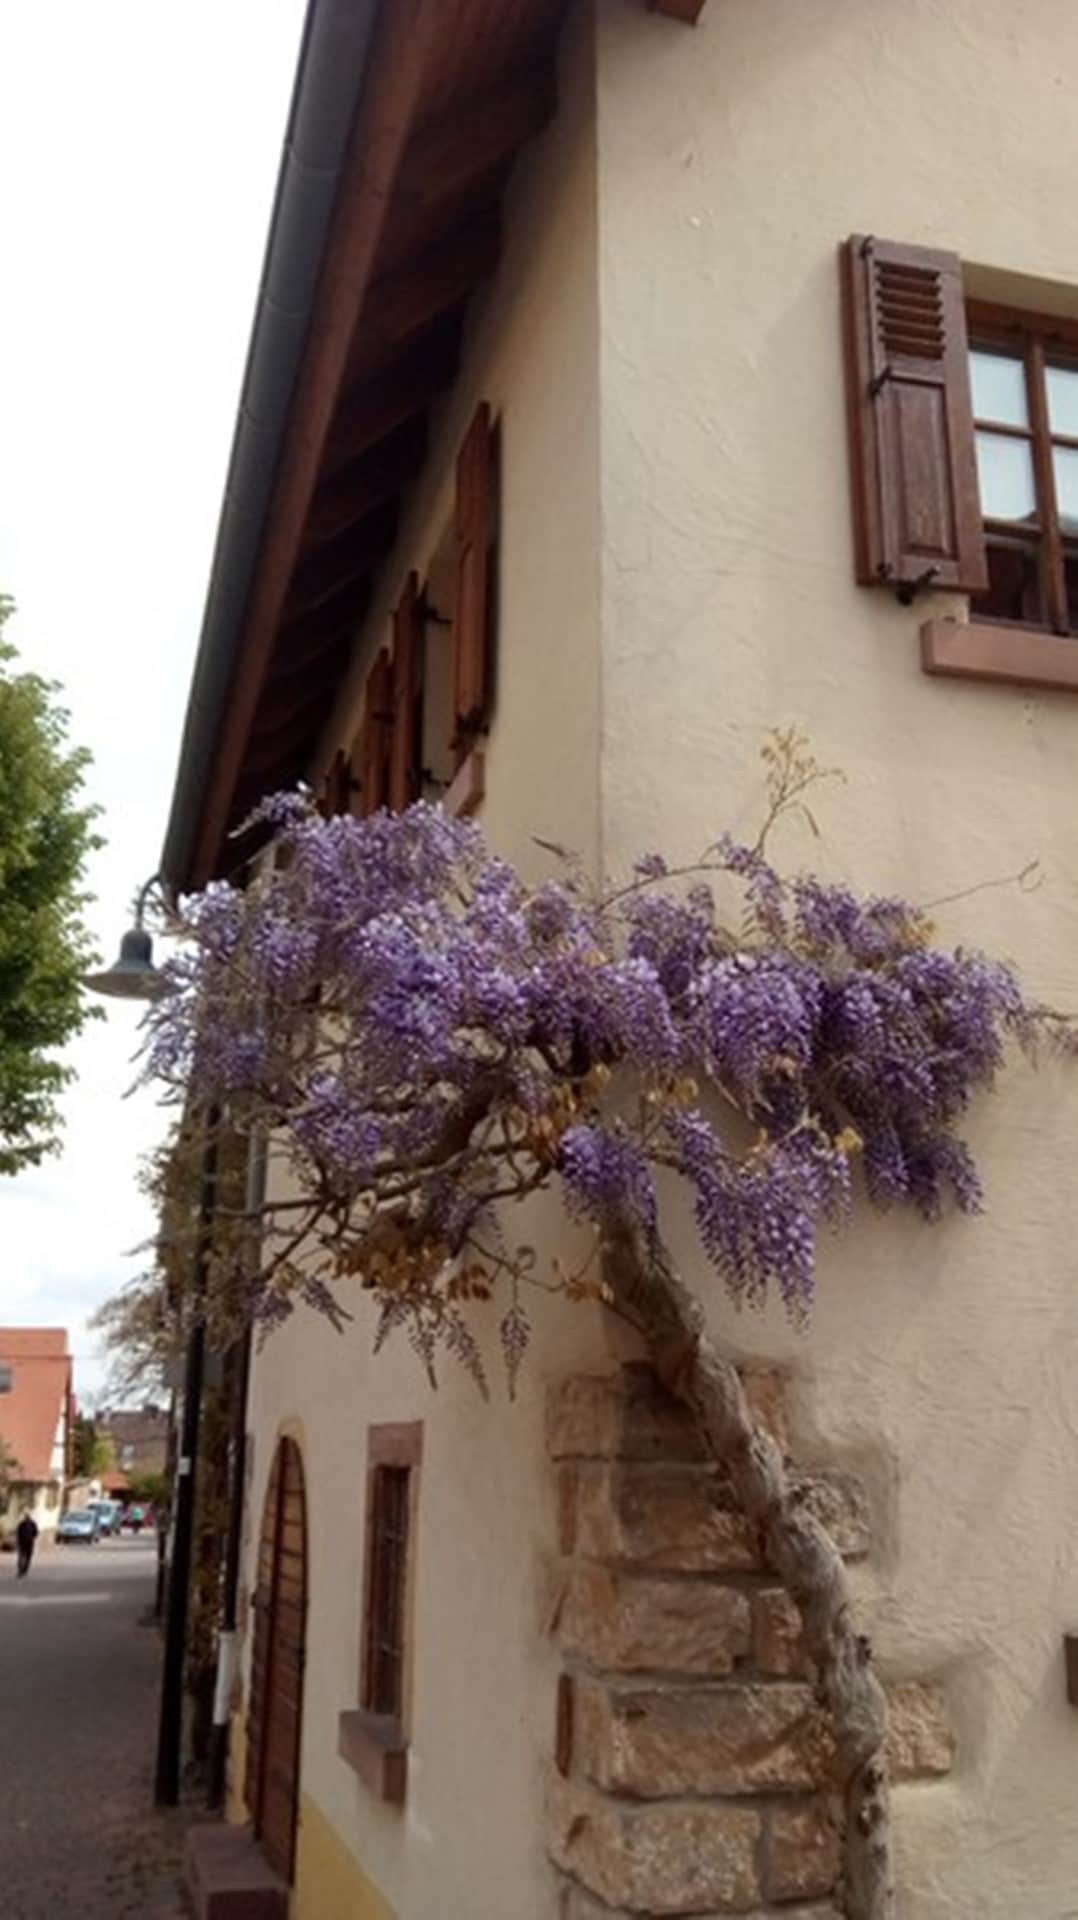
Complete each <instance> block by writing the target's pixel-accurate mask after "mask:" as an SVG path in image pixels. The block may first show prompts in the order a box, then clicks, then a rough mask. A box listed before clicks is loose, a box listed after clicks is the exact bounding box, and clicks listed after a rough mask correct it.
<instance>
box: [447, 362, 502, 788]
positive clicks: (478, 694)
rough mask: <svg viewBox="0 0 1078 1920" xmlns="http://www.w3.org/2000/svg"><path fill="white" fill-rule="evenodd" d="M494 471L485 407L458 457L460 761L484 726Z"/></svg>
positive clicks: (456, 693) (456, 707) (456, 712)
mask: <svg viewBox="0 0 1078 1920" xmlns="http://www.w3.org/2000/svg"><path fill="white" fill-rule="evenodd" d="M496 487H497V471H496V459H495V447H494V433H493V428H492V426H491V418H490V408H489V406H488V405H487V402H486V401H485V400H484V401H483V402H482V403H481V405H480V406H478V407H477V408H476V412H475V417H474V419H473V420H472V424H471V426H470V427H469V429H468V431H467V433H466V435H465V437H464V443H463V445H462V447H461V449H460V453H459V455H458V457H457V499H456V520H455V525H456V547H457V569H456V572H457V588H456V600H455V603H454V608H453V745H454V748H455V749H456V752H457V757H458V760H459V759H461V758H463V755H464V754H465V753H466V752H467V750H468V747H469V746H470V745H471V743H472V742H473V741H474V739H475V736H476V735H477V734H478V733H480V732H481V731H482V729H483V727H484V726H485V724H486V722H487V719H488V716H489V707H490V697H491V690H492V689H491V680H492V652H493V648H492V625H493V614H494V607H493V579H492V574H493V566H492V558H493V553H494V543H495V539H496V498H495V496H496Z"/></svg>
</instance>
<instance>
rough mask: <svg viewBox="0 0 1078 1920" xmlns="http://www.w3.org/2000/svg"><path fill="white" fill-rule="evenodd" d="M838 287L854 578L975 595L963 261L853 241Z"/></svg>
mask: <svg viewBox="0 0 1078 1920" xmlns="http://www.w3.org/2000/svg"><path fill="white" fill-rule="evenodd" d="M842 290H843V308H844V316H843V317H844V323H845V346H846V385H847V400H848V408H849V424H850V457H851V462H852V469H853V472H852V479H853V506H854V540H855V547H856V558H857V578H858V580H859V581H860V582H861V583H862V585H864V586H879V585H883V586H890V587H896V588H898V589H900V590H901V591H903V592H906V593H908V592H910V591H911V590H913V589H916V588H918V587H927V586H934V587H954V588H959V589H961V590H963V591H965V592H967V593H977V592H980V591H981V590H982V589H983V588H984V587H985V586H986V585H987V573H986V564H985V548H984V535H983V531H982V527H981V510H980V499H979V495H978V490H977V468H976V457H975V452H974V442H973V409H972V404H971V400H970V381H969V360H968V349H967V339H966V315H965V308H964V306H963V302H962V266H961V261H960V260H959V258H958V255H957V254H955V253H944V252H940V251H937V250H936V249H934V248H931V247H910V246H901V245H898V244H897V243H896V242H894V241H892V240H876V239H874V238H872V237H871V236H864V235H861V234H854V236H853V238H852V239H850V240H848V241H847V242H846V244H845V246H844V247H843V249H842Z"/></svg>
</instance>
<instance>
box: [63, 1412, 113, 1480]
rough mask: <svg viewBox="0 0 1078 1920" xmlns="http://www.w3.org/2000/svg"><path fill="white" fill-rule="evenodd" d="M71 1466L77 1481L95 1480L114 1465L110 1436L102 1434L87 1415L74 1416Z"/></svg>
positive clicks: (110, 1470)
mask: <svg viewBox="0 0 1078 1920" xmlns="http://www.w3.org/2000/svg"><path fill="white" fill-rule="evenodd" d="M71 1457H72V1465H73V1467H74V1470H75V1476H76V1478H77V1479H79V1480H97V1479H100V1477H101V1475H102V1474H103V1473H111V1472H112V1469H113V1467H114V1466H115V1465H116V1449H115V1447H114V1446H113V1443H112V1436H111V1434H108V1433H103V1432H102V1431H101V1429H100V1427H99V1426H98V1425H97V1424H96V1422H95V1421H94V1420H92V1419H91V1418H90V1415H89V1414H88V1413H79V1414H76V1416H75V1426H74V1430H73V1433H72V1441H71Z"/></svg>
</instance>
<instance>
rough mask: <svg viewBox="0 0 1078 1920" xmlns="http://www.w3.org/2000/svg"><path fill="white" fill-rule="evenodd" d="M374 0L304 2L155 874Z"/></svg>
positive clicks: (299, 343)
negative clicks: (218, 516) (213, 541)
mask: <svg viewBox="0 0 1078 1920" xmlns="http://www.w3.org/2000/svg"><path fill="white" fill-rule="evenodd" d="M378 5H379V0H309V5H308V8H307V17H306V20H305V22H304V28H303V39H302V42H301V45H300V55H299V63H298V66H297V70H296V81H295V86H294V89H293V93H292V104H291V107H290V109H289V116H288V125H287V128H286V131H285V139H284V149H283V152H282V156H281V166H280V171H279V173H278V176H277V189H276V194H275V196H274V203H273V214H272V217H271V220H270V229H269V238H268V240H267V243H266V255H265V260H264V263H263V268H262V279H261V283H260V286H259V291H258V300H257V303H256V306H255V317H254V324H253V327H252V329H251V341H250V346H249V347H248V350H247V365H246V368H245V371H244V376H243V387H242V389H241V393H240V404H239V412H238V415H237V419H236V430H235V433H234V435H233V440H232V452H231V455H230V458H229V465H228V476H227V479H226V481H225V491H224V499H223V502H222V506H221V516H220V520H219V522H218V527H217V541H216V545H215V547H214V555H213V565H212V567H211V569H210V580H209V587H208V589H207V594H206V606H205V612H204V614H203V619H202V633H201V636H200V639H199V643H198V652H197V654H196V656H195V665H194V672H193V675H192V679H191V691H190V694H189V696H188V702H187V715H186V719H185V721H184V729H183V737H182V740H181V743H180V755H179V764H178V766H177V769H176V778H175V782H174V785H173V790H172V805H171V810H170V813H169V820H168V826H167V828H166V831H165V841H164V846H163V849H162V852H161V861H160V875H161V878H162V880H163V881H164V883H165V885H166V887H167V888H168V889H169V890H175V891H182V889H183V888H185V887H186V886H187V885H188V884H189V881H190V870H191V863H192V860H193V857H194V851H195V842H196V837H197V830H198V824H199V816H200V809H201V806H202V801H203V797H204V795H205V792H206V788H207V785H208V782H209V776H210V773H211V770H212V767H213V762H214V757H215V753H216V749H217V742H218V737H219V733H220V727H221V722H222V718H223V715H224V711H225V708H226V705H227V702H228V696H229V691H230V688H231V684H232V678H233V672H234V668H235V664H236V659H237V656H238V653H239V648H240V642H241V639H242V635H243V622H244V616H245V613H246V609H247V603H248V599H249V596H250V592H251V587H252V584H253V581H254V578H255V573H256V568H257V564H258V555H259V551H260V548H261V543H262V537H263V534H264V531H265V525H266V518H267V514H268V512H269V507H270V501H271V499H272V495H273V488H274V483H275V481H276V477H277V465H278V460H279V458H280V454H281V448H282V443H283V441H284V436H285V430H286V427H287V424H288V416H289V409H290V406H291V401H292V394H293V390H294V387H295V383H296V377H297V375H298V373H299V370H300V366H301V364H302V361H303V354H304V348H305V346H306V341H307V333H308V328H309V325H310V320H311V314H312V311H313V308H314V303H315V298H316V295H317V291H318V285H319V280H320V276H321V271H322V264H323V256H324V253H325V246H326V239H327V235H328V232H329V227H330V222H331V220H332V217H333V210H334V206H335V203H336V198H337V189H338V186H339V184H340V178H341V174H342V171H343V169H344V163H345V159H346V156H347V152H348V139H349V134H350V132H351V128H352V122H353V119H354V117H355V110H356V105H357V102H358V99H359V94H360V89H361V87H362V85H363V79H364V74H365V70H366V64H367V57H368V53H369V50H370V42H371V32H372V28H373V25H374V21H375V17H376V14H377V12H378Z"/></svg>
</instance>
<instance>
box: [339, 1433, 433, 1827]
mask: <svg viewBox="0 0 1078 1920" xmlns="http://www.w3.org/2000/svg"><path fill="white" fill-rule="evenodd" d="M422 1450H423V1427H422V1423H421V1422H419V1421H415V1422H412V1423H410V1424H407V1425H397V1424H393V1425H387V1426H376V1427H371V1428H370V1429H369V1433H368V1468H367V1546H366V1564H365V1568H364V1579H363V1614H362V1626H361V1634H360V1662H359V1665H360V1681H359V1707H358V1709H353V1710H351V1711H346V1712H344V1713H342V1714H341V1715H340V1720H339V1724H338V1742H337V1746H338V1752H339V1753H340V1756H341V1758H342V1759H343V1760H345V1761H347V1763H348V1765H349V1766H351V1767H353V1768H354V1769H355V1771H356V1772H357V1773H358V1774H359V1776H360V1779H361V1780H363V1781H364V1782H365V1783H366V1784H367V1786H369V1787H370V1788H371V1790H372V1792H374V1793H375V1794H376V1795H377V1796H378V1798H379V1799H381V1800H387V1801H390V1802H393V1803H396V1804H398V1805H399V1804H400V1803H401V1802H402V1801H403V1800H404V1796H405V1786H406V1782H407V1769H408V1725H409V1719H410V1701H409V1684H410V1652H411V1645H410V1642H411V1619H412V1612H413V1606H414V1591H413V1590H414V1585H415V1577H414V1576H415V1537H414V1535H415V1517H416V1512H417V1506H418V1485H419V1463H420V1459H421V1457H422Z"/></svg>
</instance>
